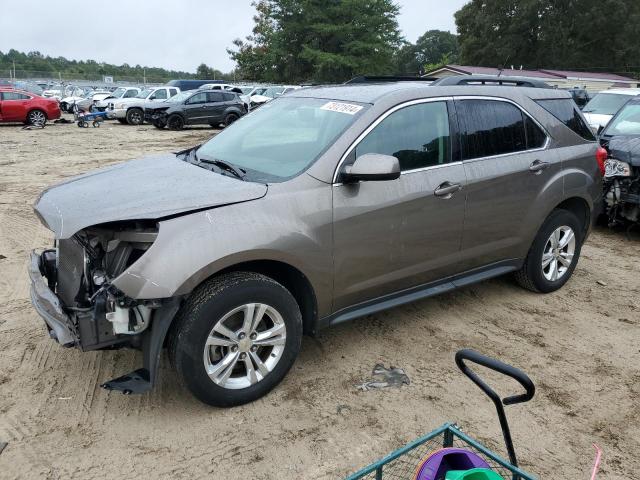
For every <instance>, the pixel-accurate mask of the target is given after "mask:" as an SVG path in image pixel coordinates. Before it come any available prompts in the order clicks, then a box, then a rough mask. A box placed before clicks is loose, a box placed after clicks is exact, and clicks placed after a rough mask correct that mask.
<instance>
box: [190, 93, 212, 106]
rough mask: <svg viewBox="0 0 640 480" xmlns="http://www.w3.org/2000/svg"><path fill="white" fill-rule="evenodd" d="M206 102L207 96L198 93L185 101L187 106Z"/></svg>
mask: <svg viewBox="0 0 640 480" xmlns="http://www.w3.org/2000/svg"><path fill="white" fill-rule="evenodd" d="M206 101H207V94H206V93H198V94H197V95H194V96H193V97H191V98H190V99H189V100H187V105H197V104H200V103H206Z"/></svg>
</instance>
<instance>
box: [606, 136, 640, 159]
mask: <svg viewBox="0 0 640 480" xmlns="http://www.w3.org/2000/svg"><path fill="white" fill-rule="evenodd" d="M609 154H610V155H611V156H612V157H613V158H616V159H618V160H621V161H623V162H627V163H628V164H630V165H633V166H634V167H640V137H630V136H620V137H613V138H612V139H611V140H609Z"/></svg>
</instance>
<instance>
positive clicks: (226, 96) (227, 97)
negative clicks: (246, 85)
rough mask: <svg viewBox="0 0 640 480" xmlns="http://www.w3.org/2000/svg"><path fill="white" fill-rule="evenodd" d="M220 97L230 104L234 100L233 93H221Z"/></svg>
mask: <svg viewBox="0 0 640 480" xmlns="http://www.w3.org/2000/svg"><path fill="white" fill-rule="evenodd" d="M222 96H223V97H224V101H225V102H231V101H232V100H235V98H236V96H235V95H234V94H233V93H223V94H222Z"/></svg>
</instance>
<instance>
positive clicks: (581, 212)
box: [553, 197, 592, 238]
mask: <svg viewBox="0 0 640 480" xmlns="http://www.w3.org/2000/svg"><path fill="white" fill-rule="evenodd" d="M553 210H567V211H569V212H571V213H573V214H574V215H575V216H576V217H577V218H578V220H579V221H580V223H581V224H582V232H581V233H582V236H583V238H584V235H585V234H586V233H587V231H588V230H589V226H590V225H591V211H592V209H591V206H590V205H589V203H588V202H587V201H586V200H585V199H584V198H582V197H570V198H567V199H565V200H563V201H562V202H560V203H559V204H558V205H556V207H555V208H554V209H553Z"/></svg>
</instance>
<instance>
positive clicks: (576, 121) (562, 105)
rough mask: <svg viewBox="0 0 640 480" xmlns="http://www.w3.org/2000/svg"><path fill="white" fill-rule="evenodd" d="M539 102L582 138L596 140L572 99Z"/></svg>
mask: <svg viewBox="0 0 640 480" xmlns="http://www.w3.org/2000/svg"><path fill="white" fill-rule="evenodd" d="M537 102H538V104H540V106H541V107H542V108H544V109H545V110H546V111H547V112H549V113H550V114H551V115H553V116H554V117H556V118H557V119H558V120H560V121H561V122H562V123H564V124H565V125H566V126H567V127H569V128H570V129H571V130H573V131H574V132H576V133H577V134H578V135H580V136H581V137H582V138H584V139H586V140H595V139H596V138H595V136H594V135H593V132H592V131H591V129H590V128H589V126H588V125H587V124H586V123H585V122H584V120H583V119H582V116H581V115H580V112H579V111H578V107H577V106H576V104H575V102H574V101H573V100H572V99H570V98H558V99H552V100H537Z"/></svg>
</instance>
